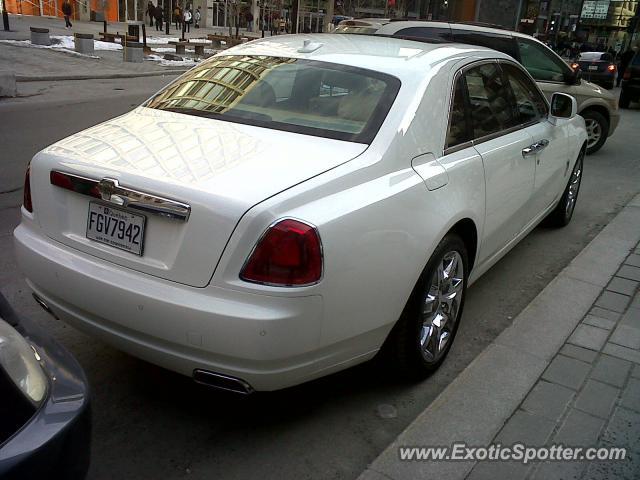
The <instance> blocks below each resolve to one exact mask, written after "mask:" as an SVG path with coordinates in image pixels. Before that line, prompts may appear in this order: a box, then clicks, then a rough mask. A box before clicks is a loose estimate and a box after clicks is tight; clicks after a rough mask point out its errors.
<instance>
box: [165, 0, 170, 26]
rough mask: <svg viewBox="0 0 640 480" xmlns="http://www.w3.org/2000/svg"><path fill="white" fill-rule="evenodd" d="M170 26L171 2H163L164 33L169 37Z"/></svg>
mask: <svg viewBox="0 0 640 480" xmlns="http://www.w3.org/2000/svg"><path fill="white" fill-rule="evenodd" d="M169 25H171V0H164V33H165V34H166V35H169Z"/></svg>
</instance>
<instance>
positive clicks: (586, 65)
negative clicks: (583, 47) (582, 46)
mask: <svg viewBox="0 0 640 480" xmlns="http://www.w3.org/2000/svg"><path fill="white" fill-rule="evenodd" d="M576 64H577V66H578V67H579V68H580V70H581V73H582V78H583V79H584V80H588V81H590V82H593V83H595V84H596V85H601V86H603V87H604V88H606V89H608V90H611V89H612V88H613V85H614V84H615V80H616V73H617V68H616V64H615V63H614V61H613V57H612V56H611V54H609V53H603V52H583V53H581V54H580V58H579V59H578V61H577V62H576Z"/></svg>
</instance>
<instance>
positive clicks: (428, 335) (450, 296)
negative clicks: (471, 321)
mask: <svg viewBox="0 0 640 480" xmlns="http://www.w3.org/2000/svg"><path fill="white" fill-rule="evenodd" d="M467 276H468V260H467V250H466V247H465V244H464V242H463V241H462V239H461V238H460V237H459V236H458V235H456V234H448V235H447V236H445V237H444V239H443V240H442V241H441V242H440V244H438V247H437V248H436V250H435V251H434V252H433V255H432V256H431V258H430V259H429V262H428V263H427V266H426V268H425V269H424V271H423V273H422V275H421V277H420V280H419V282H418V284H417V285H416V287H415V288H414V291H413V293H412V294H411V298H410V299H409V302H408V303H407V305H406V307H405V309H404V311H403V313H402V315H401V317H400V319H399V320H398V323H397V324H396V325H395V327H394V329H393V330H392V332H391V334H390V336H389V338H388V339H387V343H386V345H385V348H386V350H387V353H388V354H389V357H390V361H391V363H392V364H393V365H394V367H396V369H397V370H398V372H399V373H402V374H403V375H405V376H408V377H410V378H422V377H425V376H426V375H428V374H430V373H431V372H433V371H435V370H436V369H437V368H438V367H439V366H440V365H441V364H442V362H443V361H444V359H445V357H446V356H447V353H449V349H450V348H451V344H452V343H453V339H454V338H455V335H456V332H457V331H458V324H459V320H460V317H461V316H462V309H463V306H464V299H465V294H466V290H467Z"/></svg>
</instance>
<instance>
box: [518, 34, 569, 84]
mask: <svg viewBox="0 0 640 480" xmlns="http://www.w3.org/2000/svg"><path fill="white" fill-rule="evenodd" d="M516 41H517V42H518V49H519V50H520V63H522V65H523V66H524V68H526V69H527V71H528V72H529V73H530V74H531V76H532V77H533V78H535V79H536V80H540V81H543V82H544V81H547V82H562V81H564V75H565V73H567V72H568V71H569V66H568V65H567V64H565V63H564V61H563V60H562V59H561V58H559V57H557V56H556V54H555V53H553V52H552V51H551V50H549V49H548V48H547V47H545V46H544V45H540V44H538V43H537V42H534V41H531V40H526V39H524V38H517V39H516Z"/></svg>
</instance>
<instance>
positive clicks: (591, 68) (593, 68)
mask: <svg viewBox="0 0 640 480" xmlns="http://www.w3.org/2000/svg"><path fill="white" fill-rule="evenodd" d="M589 70H598V66H597V65H589Z"/></svg>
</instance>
